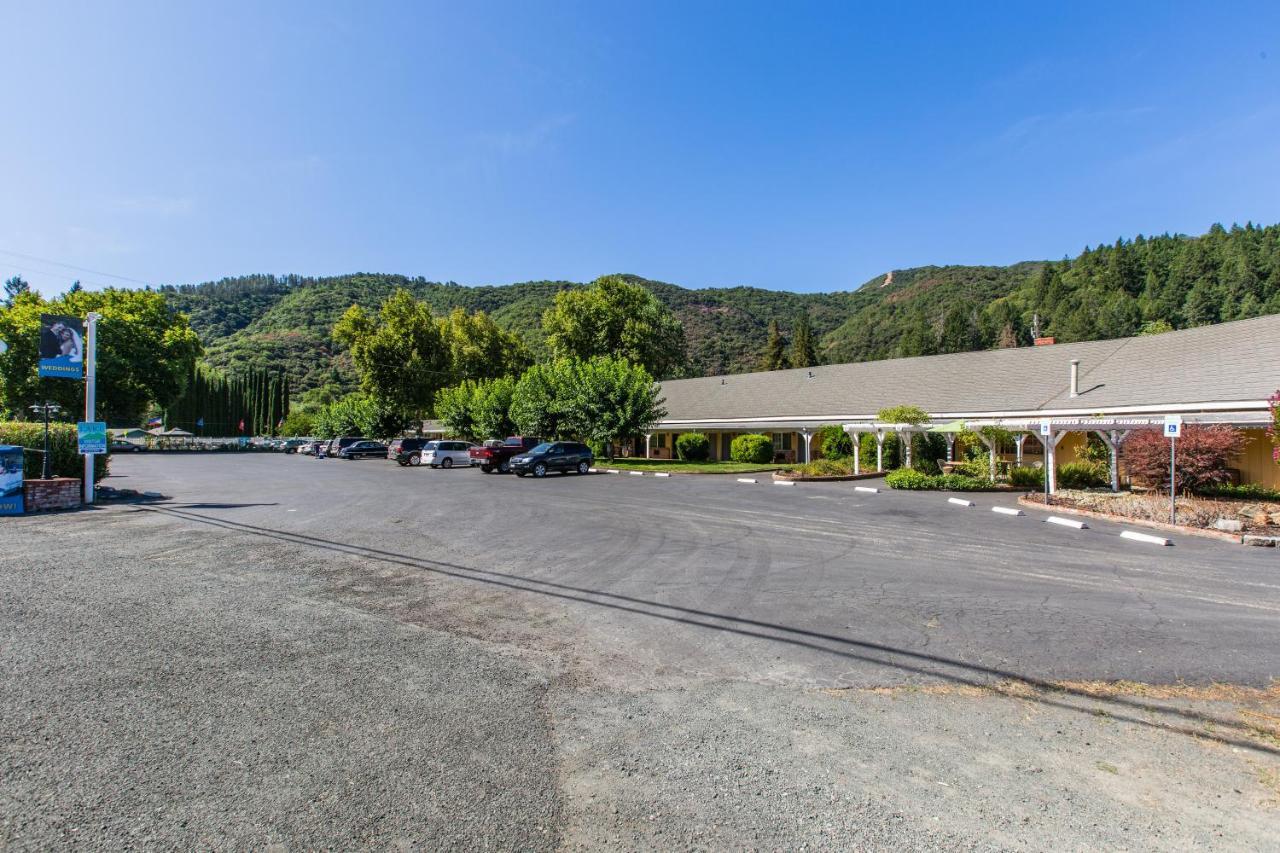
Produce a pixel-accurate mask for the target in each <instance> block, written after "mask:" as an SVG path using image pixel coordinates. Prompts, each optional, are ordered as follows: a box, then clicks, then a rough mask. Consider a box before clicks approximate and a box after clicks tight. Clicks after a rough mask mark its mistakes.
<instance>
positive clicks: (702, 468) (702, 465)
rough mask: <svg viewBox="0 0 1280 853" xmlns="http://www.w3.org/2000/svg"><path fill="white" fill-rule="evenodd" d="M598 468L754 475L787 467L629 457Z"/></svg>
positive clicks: (603, 461)
mask: <svg viewBox="0 0 1280 853" xmlns="http://www.w3.org/2000/svg"><path fill="white" fill-rule="evenodd" d="M596 467H597V468H617V469H618V470H619V471H666V472H670V473H672V474H753V473H756V472H758V471H777V470H778V469H780V468H786V467H787V466H786V465H768V464H757V463H754V462H711V461H707V462H682V461H681V460H679V459H640V458H635V457H629V458H626V459H615V460H613V461H612V462H610V461H608V460H606V459H597V460H596Z"/></svg>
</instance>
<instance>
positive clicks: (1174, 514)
mask: <svg viewBox="0 0 1280 853" xmlns="http://www.w3.org/2000/svg"><path fill="white" fill-rule="evenodd" d="M1164 434H1165V437H1166V438H1168V439H1169V523H1170V524H1177V523H1178V504H1177V501H1178V498H1177V494H1178V483H1177V479H1178V464H1177V459H1178V436H1179V435H1181V434H1182V415H1165V418H1164Z"/></svg>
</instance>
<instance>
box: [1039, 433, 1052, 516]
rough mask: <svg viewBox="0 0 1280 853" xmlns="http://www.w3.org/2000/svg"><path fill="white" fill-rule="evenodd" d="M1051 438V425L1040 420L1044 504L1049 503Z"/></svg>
mask: <svg viewBox="0 0 1280 853" xmlns="http://www.w3.org/2000/svg"><path fill="white" fill-rule="evenodd" d="M1052 440H1053V427H1052V426H1050V424H1049V422H1048V421H1041V422H1040V443H1041V444H1043V445H1044V457H1043V458H1044V505H1045V506H1048V505H1049V466H1050V465H1051V464H1053V455H1052V454H1050V453H1049V442H1050V441H1052Z"/></svg>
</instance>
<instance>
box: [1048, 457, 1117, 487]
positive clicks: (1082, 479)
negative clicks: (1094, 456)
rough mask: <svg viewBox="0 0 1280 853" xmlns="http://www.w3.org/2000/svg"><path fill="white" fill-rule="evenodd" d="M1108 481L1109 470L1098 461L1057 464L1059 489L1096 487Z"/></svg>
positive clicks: (1109, 480)
mask: <svg viewBox="0 0 1280 853" xmlns="http://www.w3.org/2000/svg"><path fill="white" fill-rule="evenodd" d="M1110 482H1111V474H1110V471H1109V470H1108V468H1107V466H1106V465H1103V464H1101V463H1099V462H1068V463H1067V464H1066V465H1060V466H1058V476H1057V483H1058V488H1060V489H1096V488H1098V487H1099V486H1106V485H1108V484H1109V483H1110Z"/></svg>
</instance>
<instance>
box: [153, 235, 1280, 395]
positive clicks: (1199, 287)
mask: <svg viewBox="0 0 1280 853" xmlns="http://www.w3.org/2000/svg"><path fill="white" fill-rule="evenodd" d="M629 278H632V280H634V281H637V282H639V283H641V284H643V285H645V286H646V287H648V288H649V289H650V290H652V291H653V293H654V294H655V295H657V297H658V298H659V299H661V300H662V301H663V302H664V303H665V304H667V305H668V306H669V307H670V308H671V310H672V311H673V312H674V313H675V315H676V316H677V317H678V318H679V319H680V321H681V322H682V323H683V324H684V328H685V334H686V338H687V340H688V347H689V351H688V362H687V366H686V369H685V371H684V372H685V374H687V375H693V376H698V375H713V374H717V373H731V372H739V371H747V370H755V369H758V368H759V365H760V357H761V353H762V350H763V348H764V344H765V336H766V327H767V325H768V323H769V321H770V320H777V321H778V322H779V324H780V326H781V327H782V330H783V333H784V334H789V333H790V329H791V326H792V324H793V323H794V321H795V318H796V317H797V316H798V315H799V314H800V313H801V312H805V313H807V314H808V316H809V319H810V324H811V326H812V328H813V333H814V335H815V337H816V339H817V341H818V355H819V358H820V359H821V360H822V361H824V362H842V361H865V360H872V359H881V358H892V357H895V356H900V355H922V354H928V353H933V352H958V351H965V350H971V349H984V348H990V347H998V346H1027V345H1030V343H1031V329H1032V324H1033V319H1035V318H1037V317H1038V319H1039V328H1040V331H1041V334H1045V335H1054V336H1056V337H1057V338H1058V339H1059V340H1060V341H1075V340H1090V339H1096V338H1105V337H1122V336H1126V335H1132V334H1136V333H1138V332H1139V331H1141V330H1143V329H1144V328H1145V329H1146V330H1148V331H1155V330H1159V329H1163V328H1166V327H1168V328H1183V327H1186V326H1194V325H1204V324H1207V323H1215V322H1221V321H1224V320H1234V319H1241V318H1244V317H1252V316H1257V315H1260V314H1269V313H1280V226H1267V227H1260V226H1253V225H1246V226H1242V227H1241V226H1237V227H1233V228H1231V229H1224V228H1222V227H1221V226H1214V227H1213V228H1212V229H1210V231H1209V232H1208V233H1207V234H1205V235H1203V236H1201V237H1186V236H1181V235H1178V236H1170V235H1164V236H1161V237H1154V238H1145V237H1138V238H1136V239H1134V240H1119V241H1117V242H1116V243H1114V244H1112V245H1104V246H1099V247H1097V248H1094V249H1086V250H1085V251H1084V252H1083V253H1081V254H1080V255H1079V256H1077V257H1075V258H1071V259H1066V260H1063V261H1059V262H1052V263H1048V262H1042V261H1034V262H1026V263H1020V264H1013V265H1011V266H1003V267H998V266H947V267H917V268H914V269H906V270H895V271H894V272H893V273H892V274H889V275H882V276H878V277H877V278H875V279H872V280H871V281H869V282H867V283H866V284H864V285H863V286H862V287H860V288H859V289H857V290H854V291H845V292H834V293H790V292H786V291H773V290H762V289H759V288H752V287H734V288H706V289H698V290H690V289H686V288H682V287H679V286H676V285H673V284H667V283H664V282H657V281H649V280H647V279H642V278H638V277H629ZM579 286H581V285H580V284H576V283H572V282H554V281H537V282H522V283H518V284H510V285H504V286H486V287H464V286H462V285H458V284H454V283H438V282H429V281H426V280H425V279H422V278H407V277H405V276H399V275H385V274H374V273H360V274H355V275H344V276H333V277H326V278H304V277H300V276H286V277H282V278H278V277H273V276H245V277H241V278H229V279H223V280H222V281H218V282H210V283H207V284H199V285H190V286H182V287H176V288H173V287H169V288H164V292H165V293H166V294H167V296H168V298H169V299H170V300H171V301H172V302H173V304H174V305H175V306H176V307H178V308H179V309H180V310H182V311H185V312H187V313H188V314H189V315H190V316H191V320H192V324H193V326H194V327H195V328H196V331H197V332H198V333H199V334H200V337H201V339H202V341H203V342H204V344H205V346H206V349H207V358H208V360H209V361H210V362H211V363H212V364H214V365H216V366H219V367H227V368H233V369H234V368H240V367H248V366H252V367H261V368H271V369H273V370H274V369H280V368H283V369H285V370H286V371H287V372H288V374H289V376H290V380H291V382H292V384H293V387H294V388H295V389H296V390H298V391H307V390H310V389H323V388H328V389H329V390H330V391H332V392H339V391H345V390H349V389H351V388H353V387H354V386H355V376H354V372H353V370H352V368H351V364H350V362H349V360H348V359H347V358H346V356H345V354H344V353H343V352H341V351H340V349H339V348H338V347H337V346H336V345H335V344H334V343H333V342H332V341H331V339H330V335H329V333H330V330H331V328H332V326H333V323H334V322H335V321H336V320H337V318H338V317H339V316H340V315H341V314H342V312H343V311H345V310H346V309H347V308H348V307H349V306H350V305H352V304H354V303H358V304H361V305H364V306H367V307H370V308H372V307H375V306H377V305H378V304H379V303H381V302H382V300H383V299H385V298H386V297H387V296H389V295H390V294H391V293H392V292H393V291H394V290H395V289H396V288H401V287H403V288H406V289H407V290H409V291H410V292H412V293H413V294H414V295H415V296H416V297H417V298H419V299H423V300H425V301H427V302H429V303H430V304H431V305H432V306H433V307H434V308H435V310H436V311H437V312H439V313H441V314H444V313H447V312H448V311H449V310H450V309H452V308H454V307H458V306H460V307H463V308H466V309H467V310H472V311H474V310H481V309H482V310H484V311H487V312H489V313H490V314H491V315H493V317H494V319H495V320H496V321H497V322H498V323H499V324H500V325H502V326H503V327H505V328H507V329H510V330H512V331H515V332H517V333H518V334H520V335H521V336H522V337H523V338H524V339H525V340H526V341H527V342H528V344H529V345H530V347H531V348H532V349H533V351H534V352H535V353H540V352H542V351H543V348H544V347H543V342H542V334H541V318H542V313H543V311H545V310H546V309H547V307H548V306H550V304H551V302H552V300H553V298H554V296H555V293H556V292H557V291H558V290H560V289H562V288H570V287H579Z"/></svg>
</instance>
